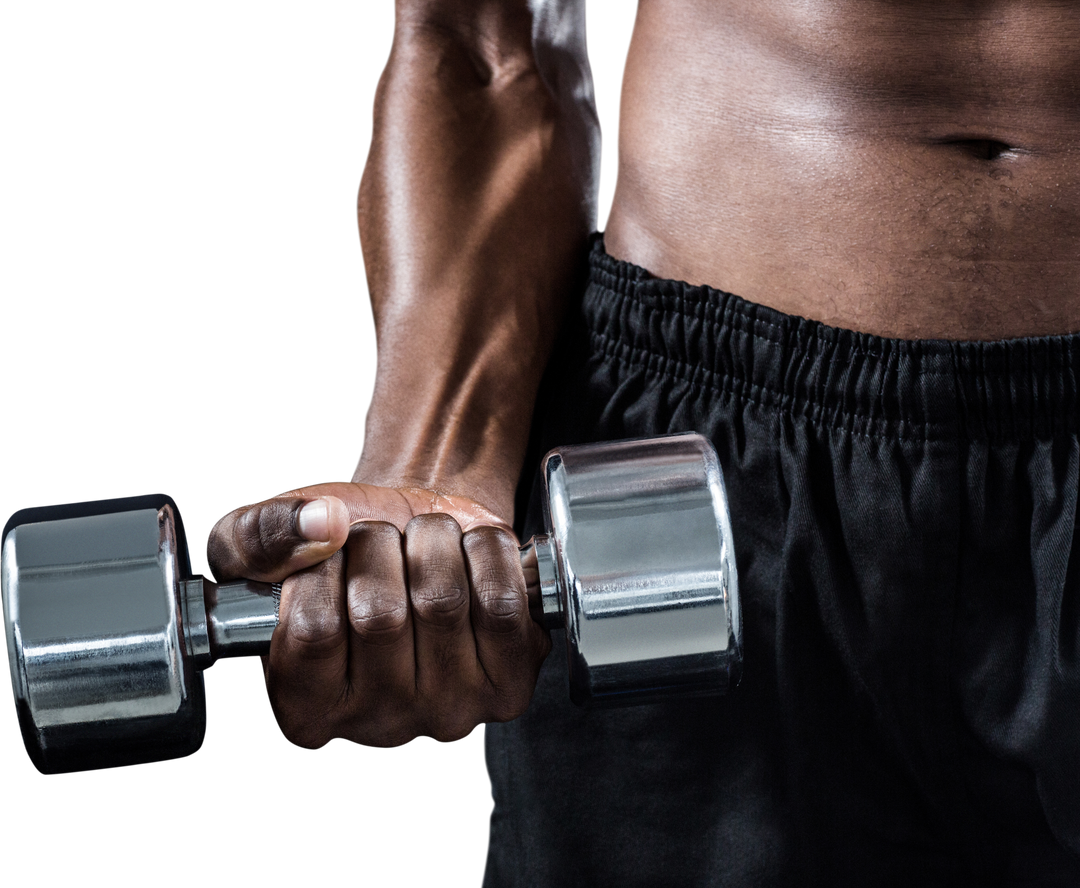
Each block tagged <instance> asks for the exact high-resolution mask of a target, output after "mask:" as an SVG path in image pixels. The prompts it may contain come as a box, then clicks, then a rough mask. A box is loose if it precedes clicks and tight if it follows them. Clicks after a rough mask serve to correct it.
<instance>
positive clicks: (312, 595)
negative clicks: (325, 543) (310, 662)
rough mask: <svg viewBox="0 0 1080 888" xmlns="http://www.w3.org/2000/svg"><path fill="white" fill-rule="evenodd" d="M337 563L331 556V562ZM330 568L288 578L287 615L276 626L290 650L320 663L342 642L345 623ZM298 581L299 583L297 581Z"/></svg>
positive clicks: (344, 637)
mask: <svg viewBox="0 0 1080 888" xmlns="http://www.w3.org/2000/svg"><path fill="white" fill-rule="evenodd" d="M338 561H339V556H337V555H335V556H334V559H332V562H334V563H336V562H338ZM334 566H335V565H334V564H330V565H329V566H328V567H326V568H322V569H320V570H319V571H318V573H307V574H305V575H298V577H294V578H291V581H289V583H288V591H287V593H286V592H285V591H284V590H283V595H284V594H287V596H288V600H289V607H288V609H287V615H283V619H282V620H281V622H280V623H279V628H282V629H283V630H284V632H285V635H286V636H287V638H288V641H289V644H291V647H295V648H297V649H298V651H299V652H300V655H301V656H303V657H306V658H309V659H322V658H323V657H328V656H330V655H333V654H336V652H337V651H338V650H339V649H340V646H341V645H342V644H343V643H345V642H346V638H347V634H346V630H347V628H348V621H347V618H346V616H345V614H343V613H342V608H341V607H340V606H339V603H338V596H337V594H336V591H335V589H334V586H333V579H334V577H333V567H334ZM300 577H302V579H300Z"/></svg>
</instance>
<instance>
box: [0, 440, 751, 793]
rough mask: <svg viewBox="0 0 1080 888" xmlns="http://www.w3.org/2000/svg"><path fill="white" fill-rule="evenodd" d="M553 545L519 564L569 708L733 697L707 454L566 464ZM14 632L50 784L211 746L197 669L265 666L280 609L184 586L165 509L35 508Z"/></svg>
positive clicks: (725, 568)
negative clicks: (234, 660) (556, 654)
mask: <svg viewBox="0 0 1080 888" xmlns="http://www.w3.org/2000/svg"><path fill="white" fill-rule="evenodd" d="M543 481H544V485H545V494H546V495H545V496H544V498H543V504H544V513H545V515H544V517H545V523H546V526H547V533H546V534H544V535H539V536H536V537H534V538H533V539H532V540H531V541H530V542H529V543H528V545H526V546H524V547H523V548H522V549H521V561H522V567H523V569H524V572H525V576H526V581H527V584H528V590H529V604H530V610H531V612H532V614H533V617H534V618H535V619H536V620H538V621H539V622H541V623H542V624H543V625H544V626H546V627H547V628H549V629H558V628H561V629H562V630H563V631H564V632H565V637H566V649H567V655H568V661H569V663H568V665H569V674H570V694H571V697H572V699H573V700H574V701H575V702H576V703H579V704H584V705H618V704H623V703H633V702H639V701H650V700H658V699H666V698H668V697H671V696H673V695H674V696H687V695H691V696H694V695H703V694H716V693H723V692H724V691H726V690H727V689H728V688H729V687H730V686H732V685H734V684H735V683H736V682H737V681H738V677H739V672H740V667H741V657H742V633H741V623H740V613H739V594H738V584H737V579H736V572H735V558H734V553H733V550H732V544H731V523H730V519H729V515H728V506H727V500H726V495H725V492H724V485H723V480H722V478H721V475H720V466H719V463H718V461H717V458H716V454H715V452H714V451H713V449H712V446H711V445H710V444H709V443H708V441H707V440H706V439H704V438H702V437H701V436H699V435H678V436H672V437H667V438H655V439H650V440H640V441H622V442H609V443H603V444H591V445H582V446H576V447H565V448H561V449H558V450H554V451H552V452H551V453H550V454H548V456H547V457H546V459H545V461H544V468H543ZM0 574H2V579H3V598H4V617H5V622H6V626H7V639H8V651H9V654H10V660H11V676H12V684H13V687H14V691H15V701H16V706H17V708H18V713H19V723H20V726H21V728H22V733H23V739H24V741H25V743H26V748H27V751H28V752H29V754H30V757H31V758H32V759H33V761H34V764H35V765H36V766H37V767H38V769H39V770H41V771H43V772H45V773H56V772H63V771H76V770H85V769H90V768H105V767H113V766H117V765H127V764H135V763H138V762H148V761H158V760H162V759H167V758H175V757H178V756H182V755H187V754H189V753H192V752H194V751H195V750H196V749H198V748H199V746H200V745H201V743H202V738H203V733H204V730H205V722H206V711H205V702H204V696H203V681H202V670H203V669H206V668H207V667H209V666H210V665H211V664H212V663H213V662H214V661H215V660H217V659H220V658H222V657H235V656H248V655H257V654H262V653H266V652H267V650H269V646H270V638H271V636H272V634H273V632H274V628H275V627H276V626H277V605H278V598H277V590H276V589H275V587H272V586H270V585H268V584H266V583H255V582H250V581H239V582H234V583H224V584H220V585H218V584H215V583H212V582H210V581H209V580H206V579H205V578H203V577H198V576H195V577H193V576H191V568H190V562H189V559H188V553H187V543H186V540H185V536H184V530H183V525H182V523H181V520H180V514H179V512H178V511H177V508H176V505H175V504H174V503H173V502H172V500H171V499H169V498H168V497H166V496H161V495H157V496H148V497H134V498H129V499H119V500H107V501H102V502H95V503H80V504H75V505H68V506H52V507H46V508H38V509H27V510H24V511H22V512H18V513H17V514H15V515H14V516H13V517H12V518H11V520H10V521H9V522H8V525H7V527H6V528H5V530H4V538H3V559H2V569H0Z"/></svg>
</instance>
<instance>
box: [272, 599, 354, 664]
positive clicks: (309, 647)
mask: <svg viewBox="0 0 1080 888" xmlns="http://www.w3.org/2000/svg"><path fill="white" fill-rule="evenodd" d="M285 633H286V635H287V636H288V639H289V642H290V647H292V648H293V649H294V650H296V651H297V653H298V655H299V656H300V657H302V658H303V659H306V660H323V659H326V658H328V657H332V656H335V655H337V654H338V653H339V652H340V650H341V647H342V645H343V644H344V643H345V638H346V635H345V620H344V618H343V617H342V616H341V614H339V613H338V612H337V611H336V610H333V609H331V608H324V607H303V608H296V609H295V610H294V611H293V612H291V613H290V614H289V618H288V622H287V623H285Z"/></svg>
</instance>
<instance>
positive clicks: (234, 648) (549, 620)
mask: <svg viewBox="0 0 1080 888" xmlns="http://www.w3.org/2000/svg"><path fill="white" fill-rule="evenodd" d="M519 554H520V558H521V568H522V571H523V573H524V574H525V586H526V592H527V594H528V597H529V612H530V614H531V615H532V617H533V619H534V620H536V622H538V623H539V624H540V625H541V626H543V627H544V628H545V629H559V628H561V627H562V626H563V624H564V617H563V603H562V595H561V592H560V577H559V570H558V561H557V560H556V557H555V551H554V543H553V541H552V540H551V539H550V538H549V537H548V536H546V535H543V534H539V535H537V536H535V537H533V538H532V539H531V540H529V542H528V543H527V544H526V545H524V546H522V547H521V549H520V550H519ZM181 586H182V595H181V596H180V597H181V607H182V608H183V613H182V620H183V626H184V636H185V640H186V642H187V646H188V652H189V653H190V654H191V656H192V658H193V660H194V662H195V666H196V667H197V668H199V669H206V668H207V667H208V666H210V665H211V664H213V663H214V662H216V661H217V660H220V659H223V658H225V657H252V656H261V655H262V654H266V653H268V652H269V651H270V637H271V636H272V635H273V634H274V629H275V628H276V627H277V624H278V605H279V603H280V600H281V584H280V583H257V582H255V581H254V580H236V581H234V582H231V583H220V584H219V583H214V582H212V581H210V580H208V579H206V578H205V577H199V576H196V577H192V578H191V579H190V580H184V581H182V583H181Z"/></svg>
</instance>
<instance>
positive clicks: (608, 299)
mask: <svg viewBox="0 0 1080 888" xmlns="http://www.w3.org/2000/svg"><path fill="white" fill-rule="evenodd" d="M594 272H595V273H596V274H597V275H598V276H604V277H607V278H609V279H610V282H596V284H597V285H598V286H600V287H602V288H603V289H602V290H601V292H600V293H595V291H594V298H598V301H599V302H600V303H601V306H602V307H603V308H604V309H606V310H609V311H610V310H614V312H615V318H616V320H618V321H620V322H621V318H620V317H619V315H621V314H622V313H623V312H625V311H633V312H640V313H641V315H642V318H643V320H644V321H645V323H646V324H649V323H651V322H652V321H653V318H654V317H655V316H656V315H657V314H659V315H660V319H661V322H663V321H665V320H667V319H668V318H670V317H671V316H672V315H673V314H675V315H678V316H680V317H682V318H688V319H691V320H696V321H699V322H701V323H703V324H709V325H712V326H713V327H716V326H718V325H719V326H720V327H721V328H722V329H723V331H724V334H725V335H726V336H730V337H731V338H732V339H736V340H737V341H739V342H745V341H746V338H747V337H752V339H753V340H754V341H755V342H761V343H762V344H763V345H765V346H766V347H768V348H770V349H776V348H781V349H783V348H784V347H785V345H786V343H787V342H790V344H791V345H792V346H797V347H798V348H797V353H796V354H795V355H793V356H796V357H809V358H810V359H811V360H813V359H814V354H813V348H814V347H821V348H823V349H837V350H839V351H841V352H842V355H843V356H844V357H846V358H853V357H857V356H867V357H870V358H874V359H877V360H890V359H901V360H902V359H904V358H905V357H923V358H927V359H933V358H942V359H944V360H945V361H947V366H948V368H951V369H947V368H946V367H945V366H943V367H942V368H941V369H937V368H934V367H931V366H926V365H925V364H924V365H922V366H920V367H919V369H918V374H919V376H920V378H922V379H934V378H937V379H948V380H950V381H951V382H952V383H953V384H954V385H955V383H956V381H957V373H958V372H960V368H959V366H958V362H957V358H958V357H959V355H958V349H957V348H953V349H950V350H948V351H940V352H937V353H935V352H933V351H929V350H926V349H921V348H918V347H917V344H915V343H910V342H908V341H907V340H882V341H883V342H886V343H895V347H889V348H884V349H869V348H866V347H865V346H863V345H862V344H861V343H860V342H859V341H858V337H859V336H860V334H858V333H854V334H852V333H849V332H848V331H840V330H838V329H835V328H828V327H826V328H824V329H809V330H806V329H802V330H800V329H798V328H797V326H796V325H797V324H800V323H801V320H800V319H793V321H794V323H793V324H792V325H790V326H789V325H787V324H784V325H782V324H778V323H774V322H772V321H767V320H765V319H763V318H758V317H752V316H751V314H750V311H747V310H744V309H747V308H748V309H750V310H751V311H752V310H753V309H754V308H755V306H753V305H752V304H751V303H746V302H745V301H744V300H740V299H739V297H737V296H733V295H731V294H728V293H723V292H722V291H710V292H714V293H716V294H717V295H719V296H720V297H721V298H720V299H717V300H710V299H703V298H688V297H686V296H684V295H681V294H669V293H658V292H650V293H641V292H633V293H630V292H626V291H627V290H630V289H634V288H637V287H640V285H641V282H640V281H634V280H630V279H627V278H625V277H619V276H615V275H612V274H611V273H610V272H606V271H604V270H603V269H594ZM613 285H614V286H613ZM702 292H703V293H704V292H705V290H704V289H703V290H702ZM619 297H623V299H625V300H626V301H625V302H624V301H623V300H622V299H620V298H619ZM733 300H737V301H733ZM764 310H765V311H772V310H771V309H764ZM763 329H764V330H765V331H768V332H763ZM770 334H771V335H770ZM600 335H602V336H605V338H610V337H607V334H600ZM841 335H844V336H845V337H847V338H846V341H845V342H840V341H838V340H839V337H840V336H841ZM613 341H614V340H613ZM813 343H816V346H815V345H812V344H813ZM626 345H627V348H630V349H631V350H633V351H639V352H648V353H650V354H651V353H654V352H652V351H651V350H650V349H648V348H647V347H644V348H643V347H635V346H631V345H629V343H627V344H626ZM807 346H810V347H807ZM912 346H916V347H912ZM959 347H960V348H962V344H959ZM1068 351H1069V349H1068V346H1067V345H1066V346H1064V347H1062V346H1051V350H1050V354H1049V355H1047V356H1046V357H1045V358H1044V360H1047V361H1050V362H1052V363H1053V364H1054V365H1055V366H1056V367H1057V368H1059V370H1064V369H1066V368H1067V367H1068V365H1069V363H1070V362H1069V360H1068V357H1067V353H1068ZM656 354H658V356H659V357H661V358H663V359H664V360H666V361H668V362H671V363H672V364H673V365H679V364H685V363H686V362H680V361H678V359H676V358H672V357H670V356H668V355H663V354H661V353H656ZM977 359H978V365H979V367H978V372H979V375H980V376H981V377H982V378H983V379H984V380H985V387H986V388H991V389H992V388H995V387H997V388H1004V387H1006V386H1008V385H1011V384H1012V379H1013V373H1012V371H1011V368H1010V367H1009V366H1008V363H1009V356H1008V355H1007V354H1003V355H1002V356H1001V357H998V356H997V355H994V354H992V353H989V354H988V353H982V352H980V353H978V354H977ZM634 361H635V363H636V364H638V365H642V361H641V360H640V359H634ZM964 363H965V364H966V363H968V362H967V361H965V362H964ZM995 365H997V366H995ZM644 366H648V365H647V364H644ZM691 367H692V365H691ZM692 369H693V370H695V371H696V370H698V368H696V367H692ZM701 372H703V373H706V374H708V375H710V376H717V375H726V376H730V377H731V378H733V379H735V380H737V381H738V382H740V383H743V384H746V385H750V386H751V387H754V388H758V389H763V390H764V389H765V388H766V387H763V386H760V385H756V386H755V385H753V384H751V383H749V382H748V380H746V379H745V378H743V377H741V376H739V375H738V374H732V373H725V374H718V373H717V371H715V370H708V369H705V368H701ZM679 378H683V379H685V380H687V381H693V380H692V377H691V376H688V375H686V374H683V375H682V376H680V377H679ZM710 385H711V386H712V387H713V388H715V389H717V390H720V391H728V392H729V393H731V394H736V393H735V392H734V391H733V390H729V389H725V388H724V387H723V386H717V385H716V384H715V383H711V384H710ZM768 391H769V392H770V394H772V395H774V396H775V397H779V398H783V399H788V400H790V401H791V402H792V405H794V404H797V403H799V402H802V401H805V402H806V404H807V406H808V407H809V408H810V410H809V411H807V410H803V411H801V412H802V414H803V415H806V416H808V417H810V416H811V412H810V411H813V412H815V413H816V414H817V415H818V416H819V417H824V416H826V415H829V414H833V413H835V414H837V415H840V416H843V417H845V418H847V419H848V420H849V421H852V420H858V421H860V422H863V423H871V424H874V425H878V424H881V423H885V424H892V425H895V426H897V427H899V428H900V429H901V430H902V429H905V428H919V429H924V432H923V433H922V434H920V435H919V436H918V437H919V438H921V439H925V440H931V438H930V437H928V435H927V434H926V432H925V429H926V428H934V429H938V430H944V431H945V432H947V434H945V435H942V436H940V437H941V438H944V439H954V438H963V439H966V440H970V439H972V438H986V439H989V440H995V439H1004V440H1019V439H1027V438H1041V437H1045V436H1046V435H1047V434H1049V435H1051V436H1056V435H1060V434H1066V435H1070V434H1073V433H1075V432H1076V430H1077V423H1076V422H1070V421H1069V418H1068V416H1066V415H1065V411H1066V408H1067V406H1068V405H1067V404H1066V403H1064V402H1063V403H1061V409H1060V410H1056V411H1054V413H1051V414H1048V413H1046V412H1045V411H1040V410H1035V411H1032V412H1029V411H1028V410H1026V409H1024V408H1023V407H1021V408H1020V410H1019V412H1020V413H1021V414H1022V418H1020V419H1018V418H1017V417H1016V416H1013V415H1010V416H1009V417H1003V416H1000V415H997V414H996V413H994V412H993V411H991V412H990V413H986V414H984V415H983V419H982V421H981V422H979V421H978V420H975V427H974V428H972V427H971V425H972V420H973V419H975V417H974V415H972V414H969V413H967V411H965V410H964V409H963V406H964V403H965V402H964V399H962V398H960V399H958V401H957V409H958V415H957V417H956V422H955V423H954V422H942V421H930V420H924V421H919V422H915V421H912V420H909V419H902V418H899V417H896V416H895V414H893V415H890V414H887V413H867V412H865V411H854V412H852V411H849V410H845V409H843V408H842V407H835V408H827V407H826V406H825V405H823V404H822V403H821V402H820V401H819V400H818V399H816V398H814V397H813V396H812V395H813V393H812V392H808V394H809V395H810V396H809V397H807V396H805V395H799V394H788V393H785V392H782V391H777V390H775V389H768ZM1056 401H1057V399H1055V402H1056ZM756 403H757V402H756ZM977 412H978V411H977ZM833 424H834V425H839V424H838V423H835V422H834V423H833ZM845 427H846V426H845ZM973 432H974V434H973ZM882 434H886V433H885V432H882ZM908 437H910V434H908ZM937 437H938V435H937V434H935V436H934V438H935V439H936V438H937Z"/></svg>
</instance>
